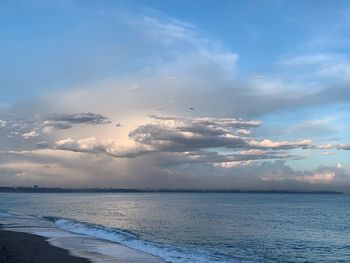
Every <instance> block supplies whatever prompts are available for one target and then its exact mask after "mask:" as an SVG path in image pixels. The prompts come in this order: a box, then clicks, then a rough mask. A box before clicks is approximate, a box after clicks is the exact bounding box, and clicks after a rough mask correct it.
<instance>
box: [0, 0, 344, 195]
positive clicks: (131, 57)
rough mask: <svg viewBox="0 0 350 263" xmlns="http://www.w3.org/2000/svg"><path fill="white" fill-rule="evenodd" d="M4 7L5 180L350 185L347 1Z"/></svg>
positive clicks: (69, 2) (0, 138)
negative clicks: (198, 177) (253, 122)
mask: <svg viewBox="0 0 350 263" xmlns="http://www.w3.org/2000/svg"><path fill="white" fill-rule="evenodd" d="M0 7H1V8H0V31H1V35H0V56H1V58H2V59H1V61H0V87H1V98H0V120H1V122H0V127H1V128H0V143H1V147H2V148H1V149H0V151H1V154H2V155H3V157H4V158H3V160H2V161H1V163H0V179H1V180H0V183H1V184H3V185H18V184H23V185H31V184H33V183H35V184H42V185H48V186H50V185H62V186H89V185H97V186H105V185H106V184H108V185H109V184H113V185H114V186H116V187H118V186H123V187H185V188H186V187H196V186H201V187H208V188H220V187H227V186H229V187H232V188H240V187H246V188H247V187H248V188H249V187H250V188H288V187H292V188H293V187H294V188H303V189H321V188H322V189H324V188H330V189H345V190H348V189H350V178H349V177H348V176H349V171H350V167H349V164H348V149H349V144H350V138H349V135H348V132H347V131H348V130H349V128H350V127H349V126H350V125H349V124H348V123H350V122H349V120H350V119H349V110H350V109H349V107H350V92H349V91H350V90H349V84H350V83H349V82H350V77H349V76H350V75H349V74H350V60H349V55H348V54H349V48H348V47H349V44H350V43H349V42H350V38H349V36H350V32H349V29H348V28H349V24H350V20H349V19H348V17H349V10H350V9H349V7H350V6H349V3H348V2H347V1H311V0H310V1H223V0H222V1H219V2H218V1H200V2H199V1H73V0H65V1H54V0H52V1H41V0H23V1H16V2H15V1H4V2H2V3H1V4H0ZM190 108H192V109H190ZM107 120H108V121H107ZM251 121H256V123H255V124H251ZM45 156H46V157H45ZM47 156H51V157H50V158H48V157H47ZM82 160H84V161H82ZM86 160H87V161H88V162H89V163H91V164H95V165H94V167H95V168H94V169H93V170H92V169H91V167H90V165H87V164H86ZM116 171H117V172H116ZM62 174H64V175H62ZM96 174H102V175H103V176H100V177H98V176H96ZM198 174H202V175H203V178H201V181H200V182H199V181H198V180H199V179H196V178H197V176H198ZM243 174H244V175H243ZM219 178H221V179H219Z"/></svg>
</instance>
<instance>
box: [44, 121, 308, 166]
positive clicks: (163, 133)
mask: <svg viewBox="0 0 350 263" xmlns="http://www.w3.org/2000/svg"><path fill="white" fill-rule="evenodd" d="M152 119H153V122H151V123H147V124H143V125H139V126H138V127H137V128H135V129H134V130H132V131H130V132H129V144H128V145H123V144H122V143H121V141H117V140H112V139H111V140H98V139H96V137H90V138H85V139H72V138H65V139H61V140H57V141H55V142H54V143H53V144H50V143H47V142H45V143H44V144H42V145H40V146H41V147H47V148H51V149H56V150H65V151H73V152H82V153H90V154H105V155H108V156H111V157H117V158H135V157H138V156H142V155H151V156H152V158H154V163H155V164H156V165H158V166H163V167H164V166H174V165H181V164H185V163H187V164H189V163H209V164H213V165H214V166H215V165H216V167H222V168H225V167H230V166H233V165H234V163H236V164H237V163H244V162H252V161H259V160H273V159H288V158H290V159H292V158H301V157H300V156H299V157H298V156H295V155H293V154H289V153H288V152H286V151H285V150H290V149H306V148H308V147H310V146H311V141H310V140H303V141H297V142H289V141H280V142H278V141H276V142H275V141H271V140H261V141H258V140H256V139H253V138H250V137H247V135H249V132H244V134H243V135H242V136H238V135H237V131H240V130H242V127H244V128H245V130H247V131H248V129H250V128H256V127H259V125H260V124H261V123H260V122H259V121H256V120H242V119H240V120H237V119H234V118H232V119H230V118H195V117H194V118H190V117H166V116H152ZM223 149H227V150H225V151H223Z"/></svg>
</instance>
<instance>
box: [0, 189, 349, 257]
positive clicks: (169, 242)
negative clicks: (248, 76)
mask: <svg viewBox="0 0 350 263" xmlns="http://www.w3.org/2000/svg"><path fill="white" fill-rule="evenodd" d="M0 211H3V212H5V211H11V212H15V213H20V214H25V215H32V216H35V217H36V218H40V219H41V220H48V221H50V222H53V223H54V224H55V226H56V227H58V228H62V229H65V230H67V231H71V232H76V233H80V234H84V235H94V236H96V237H99V238H103V239H106V240H110V241H116V242H119V243H121V244H123V245H126V246H130V247H133V248H136V249H140V250H142V251H146V252H149V253H151V254H153V255H157V256H160V257H162V258H163V259H164V260H166V261H169V262H170V261H172V262H350V195H326V194H325V195H321V194H320V195H316V194H315V195H311V194H309V195H308V194H227V193H225V194H222V193H215V194H214V193H136V194H135V193H132V194H127V193H122V194H13V193H11V194H0Z"/></svg>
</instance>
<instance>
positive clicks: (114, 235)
mask: <svg viewBox="0 0 350 263" xmlns="http://www.w3.org/2000/svg"><path fill="white" fill-rule="evenodd" d="M45 219H47V220H49V221H51V222H53V223H54V225H55V226H56V227H58V228H60V229H63V230H65V231H68V232H71V233H75V234H80V235H86V236H90V237H95V238H99V239H103V240H108V241H111V242H115V243H118V244H121V245H124V246H127V247H129V248H132V249H135V250H138V251H141V252H144V253H147V254H151V255H153V256H156V257H159V258H161V259H163V260H165V261H166V262H173V263H185V262H186V263H192V262H193V263H194V262H202V263H209V262H218V263H219V262H220V263H226V262H231V263H236V262H238V261H236V260H233V259H231V258H230V259H228V258H227V257H225V256H223V255H217V254H215V253H212V252H210V251H207V250H203V249H199V248H189V247H180V246H175V245H167V244H162V243H157V242H151V241H146V240H142V239H139V238H138V236H137V235H135V234H133V233H131V232H128V231H125V230H121V229H116V228H109V227H105V226H101V225H96V224H90V223H85V222H81V221H77V220H74V219H67V218H58V217H45Z"/></svg>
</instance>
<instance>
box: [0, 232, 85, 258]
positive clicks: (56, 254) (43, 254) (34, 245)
mask: <svg viewBox="0 0 350 263" xmlns="http://www.w3.org/2000/svg"><path fill="white" fill-rule="evenodd" d="M89 262H90V261H89V260H87V259H84V258H77V257H73V256H71V255H69V253H68V251H67V250H64V249H62V248H57V247H54V246H51V245H50V244H49V243H48V242H47V241H46V239H45V238H44V237H41V236H36V235H32V234H27V233H20V232H13V231H6V230H0V263H89Z"/></svg>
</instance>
